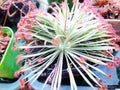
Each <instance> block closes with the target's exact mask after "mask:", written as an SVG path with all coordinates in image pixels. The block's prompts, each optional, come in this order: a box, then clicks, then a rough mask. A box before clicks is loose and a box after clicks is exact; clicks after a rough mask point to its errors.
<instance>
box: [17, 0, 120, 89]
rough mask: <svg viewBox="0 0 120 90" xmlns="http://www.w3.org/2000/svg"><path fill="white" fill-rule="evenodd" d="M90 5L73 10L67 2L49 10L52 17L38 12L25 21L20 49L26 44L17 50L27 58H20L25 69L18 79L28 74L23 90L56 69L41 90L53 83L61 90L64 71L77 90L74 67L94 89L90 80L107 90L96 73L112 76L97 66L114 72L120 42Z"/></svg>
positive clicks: (76, 5) (19, 36)
mask: <svg viewBox="0 0 120 90" xmlns="http://www.w3.org/2000/svg"><path fill="white" fill-rule="evenodd" d="M88 3H89V1H88V0H85V1H84V2H83V3H79V1H78V0H73V6H72V8H71V9H69V7H68V3H67V0H65V1H64V2H62V3H61V4H60V5H58V4H57V3H56V2H53V3H52V5H51V6H49V8H51V9H52V13H48V12H45V11H42V10H34V11H32V12H29V13H28V14H27V15H26V16H25V17H23V18H21V20H20V22H19V23H18V30H17V32H16V34H15V36H16V45H17V43H19V42H21V41H22V42H24V43H23V44H22V45H18V46H16V48H18V49H20V50H22V51H24V52H26V54H25V55H22V54H20V55H18V56H17V62H16V63H17V64H22V65H21V68H20V70H18V71H17V72H16V73H15V76H16V77H18V76H20V75H21V74H23V73H24V74H26V76H25V77H24V78H23V79H21V80H20V83H21V87H22V88H23V87H24V86H25V84H27V82H29V81H32V83H33V82H34V81H35V80H37V79H38V78H39V77H40V76H41V75H42V73H44V72H45V71H46V70H47V69H48V68H52V71H51V72H50V74H49V76H48V77H47V79H46V80H45V82H44V85H43V87H42V89H41V90H43V89H44V87H45V85H46V84H47V83H49V82H50V85H51V90H60V86H61V80H62V73H63V72H62V70H63V69H66V70H67V72H68V74H69V79H70V86H71V90H77V84H76V81H75V78H74V73H73V71H72V68H73V67H74V68H75V69H76V70H77V71H78V73H79V75H80V77H83V79H84V80H85V81H86V82H87V83H88V84H89V85H90V86H91V87H93V88H94V86H93V84H92V83H91V82H90V80H89V79H88V77H89V78H90V79H91V80H93V82H95V83H96V84H97V85H98V87H100V90H106V89H107V87H106V85H104V84H103V83H101V82H100V81H101V79H100V78H99V76H97V75H96V74H95V73H94V72H93V71H92V69H93V70H96V71H98V72H99V73H101V74H103V75H105V76H106V77H108V78H112V75H111V74H106V73H105V72H103V71H102V70H101V69H100V68H98V67H96V65H103V66H104V67H108V68H109V69H114V68H115V67H116V66H118V65H119V64H120V61H119V58H118V57H115V56H113V51H114V50H116V51H117V50H119V46H118V45H117V41H118V40H119V39H120V38H119V36H117V35H116V33H115V31H114V29H113V28H112V26H111V25H110V24H108V23H107V22H106V21H105V20H104V19H103V18H102V17H101V16H100V15H99V14H97V13H96V10H94V9H92V7H90V6H88V5H89V4H88ZM86 75H87V76H86ZM28 77H30V78H28ZM27 78H28V79H27Z"/></svg>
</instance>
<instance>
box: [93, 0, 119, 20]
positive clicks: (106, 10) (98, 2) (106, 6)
mask: <svg viewBox="0 0 120 90" xmlns="http://www.w3.org/2000/svg"><path fill="white" fill-rule="evenodd" d="M92 1H93V6H94V7H95V8H96V9H97V10H98V13H100V14H101V15H102V16H103V17H104V18H105V19H119V18H120V0H92Z"/></svg>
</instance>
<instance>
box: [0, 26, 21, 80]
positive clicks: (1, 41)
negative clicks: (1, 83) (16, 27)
mask: <svg viewBox="0 0 120 90" xmlns="http://www.w3.org/2000/svg"><path fill="white" fill-rule="evenodd" d="M13 43H14V34H13V31H12V30H11V29H10V28H8V27H0V77H1V78H8V79H14V78H15V77H14V73H15V71H16V70H18V69H19V66H18V65H16V58H15V57H16V56H17V55H18V54H20V52H18V51H17V50H15V51H14V50H12V46H13Z"/></svg>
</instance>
